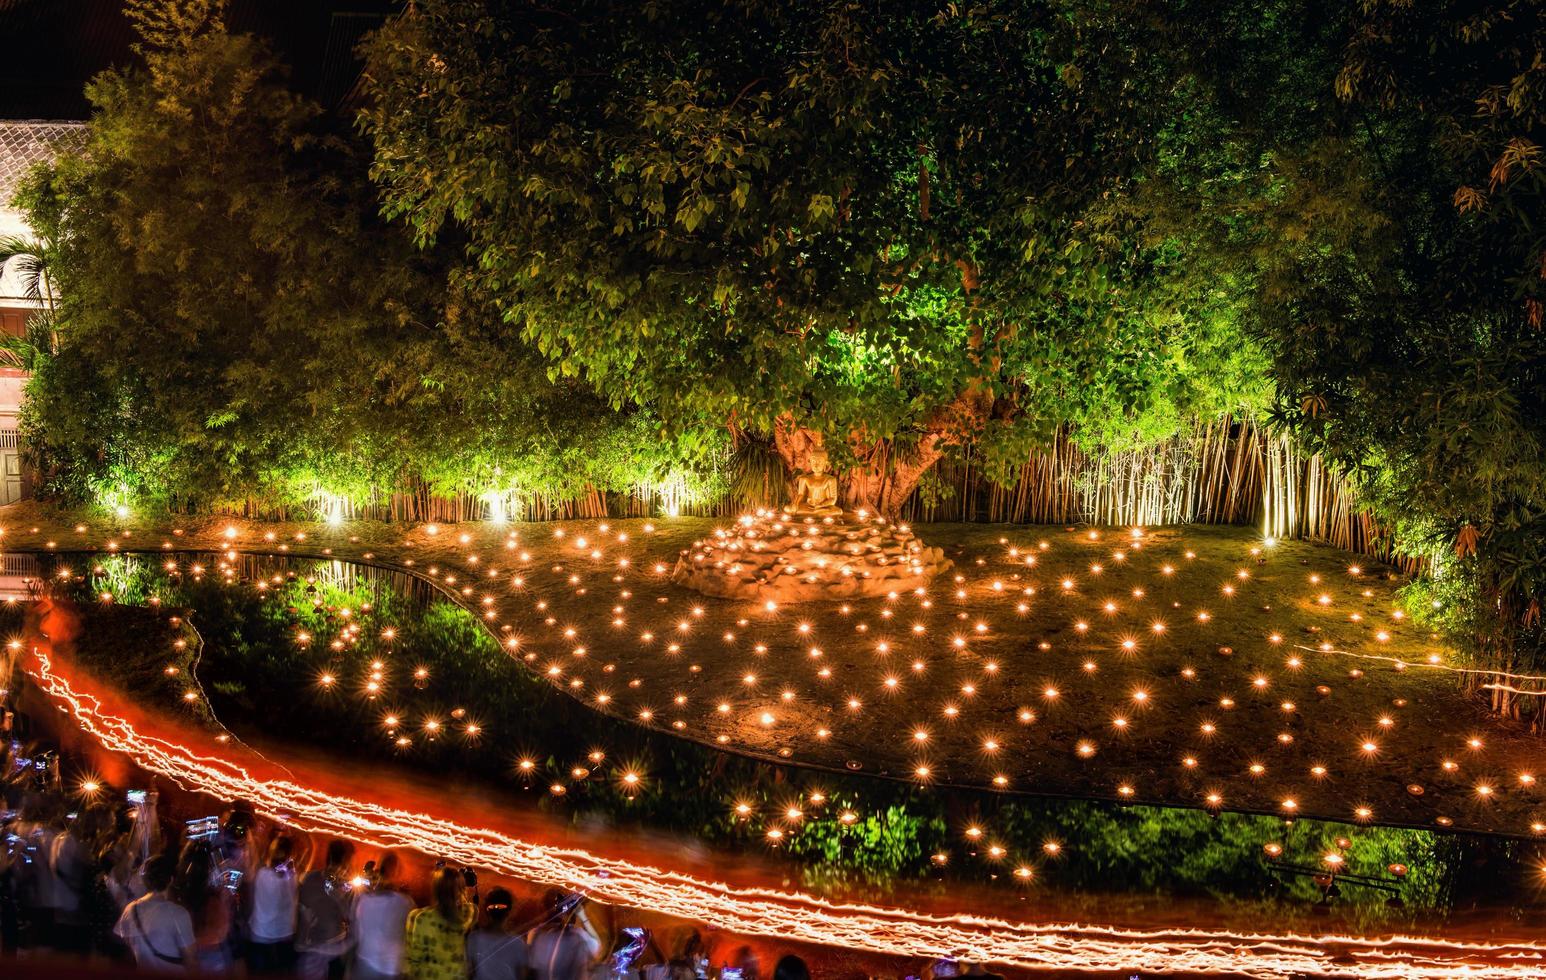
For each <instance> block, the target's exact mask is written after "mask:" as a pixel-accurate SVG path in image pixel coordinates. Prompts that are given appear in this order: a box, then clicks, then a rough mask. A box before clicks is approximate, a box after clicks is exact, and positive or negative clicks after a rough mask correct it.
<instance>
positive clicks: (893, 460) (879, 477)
mask: <svg viewBox="0 0 1546 980" xmlns="http://www.w3.org/2000/svg"><path fill="white" fill-rule="evenodd" d="M850 442H851V444H854V456H855V458H856V459H857V460H858V465H856V466H854V467H853V468H852V469H850V470H849V471H848V473H847V479H846V480H845V481H844V486H843V505H844V506H845V507H848V508H850V509H852V510H868V511H871V512H874V513H879V514H881V515H882V516H884V517H888V518H895V517H896V516H897V515H898V514H899V513H901V511H902V507H903V505H905V504H906V503H907V499H908V498H909V497H911V496H912V495H913V491H914V490H916V489H917V488H918V481H920V480H922V479H923V476H924V474H925V473H927V472H928V471H929V469H930V468H931V467H933V466H934V464H935V463H937V462H939V459H940V457H941V456H943V455H944V436H943V435H942V434H941V433H938V432H930V433H928V434H926V435H925V436H924V437H923V438H921V439H919V440H918V445H917V446H914V447H913V448H912V449H911V450H910V451H908V450H902V449H899V448H898V447H897V445H896V443H895V442H892V441H890V440H885V439H879V440H876V441H875V442H873V443H870V444H869V445H867V446H866V445H862V444H857V440H850Z"/></svg>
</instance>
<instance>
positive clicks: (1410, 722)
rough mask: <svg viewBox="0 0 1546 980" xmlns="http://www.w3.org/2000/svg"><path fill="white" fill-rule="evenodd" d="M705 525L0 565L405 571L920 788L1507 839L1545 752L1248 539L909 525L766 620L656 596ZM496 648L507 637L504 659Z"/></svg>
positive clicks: (605, 685) (607, 669) (716, 708)
mask: <svg viewBox="0 0 1546 980" xmlns="http://www.w3.org/2000/svg"><path fill="white" fill-rule="evenodd" d="M715 526H716V522H714V521H709V520H700V519H686V518H682V519H661V520H657V521H654V522H646V521H637V520H618V521H610V522H597V521H585V522H564V523H560V524H507V525H496V524H482V523H480V524H466V525H447V526H440V527H435V526H433V525H422V526H412V527H409V526H403V525H386V524H378V523H363V522H362V523H348V524H343V525H337V526H328V525H321V524H304V525H303V524H273V523H256V522H245V521H231V520H224V519H222V520H214V519H201V520H198V521H192V520H190V521H187V522H178V521H175V520H151V519H140V518H135V517H134V516H132V515H131V516H129V517H126V518H123V519H119V518H112V517H109V518H104V517H103V516H101V515H100V514H97V515H94V516H92V517H87V516H85V515H83V514H76V513H71V512H66V511H59V510H55V509H52V508H49V507H46V506H43V505H38V504H34V503H27V504H21V505H13V506H11V507H7V508H4V509H0V527H3V529H4V535H3V537H0V545H3V547H4V548H5V549H6V550H7V551H29V550H38V551H43V550H49V549H50V548H53V549H56V550H76V549H83V548H85V549H90V548H100V549H103V550H107V549H109V548H117V549H119V550H127V549H157V550H159V549H168V550H169V549H188V550H200V549H218V548H222V547H228V548H234V549H236V550H239V551H243V552H250V553H261V552H269V553H275V554H292V555H331V556H333V557H337V558H359V559H362V560H368V561H374V562H377V563H381V564H385V565H390V566H397V567H406V568H409V569H410V570H412V571H415V572H418V573H420V574H422V575H425V576H427V577H429V578H431V579H432V580H434V581H436V582H438V583H439V584H441V585H442V586H445V587H447V588H448V589H449V590H450V591H451V592H452V593H454V594H456V595H458V596H460V597H461V599H462V601H463V602H464V603H465V604H466V605H467V606H468V607H469V608H470V609H473V610H475V611H476V612H478V613H479V614H481V615H482V616H483V617H484V618H485V620H486V622H487V623H488V625H489V627H490V629H492V630H493V631H495V633H496V635H498V636H500V637H501V638H503V639H505V640H506V641H507V647H508V648H509V649H510V650H511V652H512V653H513V655H515V656H517V657H519V658H521V659H522V660H523V661H524V662H526V663H527V664H528V665H529V666H530V667H531V668H532V669H533V670H534V671H536V672H538V673H539V674H541V675H542V676H545V677H547V678H548V679H550V680H551V681H552V682H553V683H554V684H555V685H557V686H558V687H560V688H561V689H562V690H564V691H566V692H568V693H569V694H571V695H572V696H574V697H576V698H579V699H580V700H582V701H584V702H585V703H587V704H589V705H591V706H592V707H594V708H595V709H596V710H599V711H604V712H608V713H611V714H615V715H618V716H620V717H623V718H627V719H631V720H634V721H637V722H639V723H640V724H647V725H652V726H658V727H661V728H664V729H665V730H667V731H672V732H675V733H676V734H678V735H680V736H682V737H685V738H691V739H695V740H698V741H702V742H705V743H707V744H710V745H717V746H720V747H723V748H726V749H731V750H734V751H738V752H743V753H748V754H752V755H758V756H762V757H766V758H770V759H777V760H780V761H785V762H790V763H795V764H802V765H808V766H814V767H819V768H830V769H848V770H854V771H859V772H865V773H870V774H879V775H883V776H890V777H894V778H898V779H916V780H925V781H928V782H930V783H933V784H937V785H945V786H949V785H969V786H976V787H987V788H996V789H999V790H1002V791H1005V792H1024V793H1040V794H1055V795H1066V796H1075V797H1099V798H1110V799H1120V800H1127V801H1131V802H1148V803H1160V804H1175V805H1184V806H1194V807H1217V808H1223V809H1229V810H1243V811H1252V812H1266V813H1276V814H1281V815H1285V816H1289V815H1301V816H1314V817H1324V818H1329V819H1339V820H1359V821H1369V822H1375V823H1381V824H1406V825H1414V826H1445V827H1453V828H1454V829H1469V830H1481V831H1490V832H1497V833H1506V834H1517V835H1522V836H1525V835H1534V834H1539V833H1540V832H1541V831H1542V830H1546V805H1543V804H1542V792H1543V791H1542V788H1541V786H1540V785H1539V784H1538V783H1537V782H1536V781H1535V777H1536V776H1537V775H1542V776H1543V777H1546V772H1542V769H1543V768H1546V758H1543V755H1542V748H1543V745H1542V742H1541V741H1540V739H1538V738H1535V737H1532V736H1530V735H1529V734H1527V733H1525V732H1524V731H1522V730H1520V729H1519V728H1518V727H1517V726H1514V725H1511V724H1508V723H1505V722H1503V721H1500V720H1498V719H1496V718H1494V717H1492V716H1490V715H1489V714H1488V713H1487V712H1486V711H1485V709H1484V707H1483V706H1482V705H1481V704H1480V703H1478V702H1476V701H1474V700H1472V699H1470V698H1467V697H1465V696H1463V695H1462V693H1461V691H1460V685H1459V679H1458V675H1457V674H1455V673H1453V669H1454V668H1456V667H1457V666H1459V664H1460V661H1459V660H1458V658H1457V656H1456V654H1455V653H1454V651H1451V650H1447V649H1445V648H1444V647H1443V646H1442V645H1440V644H1439V643H1438V642H1437V641H1436V640H1435V639H1434V638H1433V637H1432V636H1431V635H1430V634H1428V633H1426V632H1425V631H1423V630H1422V629H1421V628H1420V627H1418V626H1416V625H1415V624H1414V622H1413V620H1412V618H1411V617H1409V616H1407V615H1406V613H1405V611H1404V610H1402V609H1401V608H1400V603H1399V601H1398V600H1397V597H1396V594H1395V593H1396V589H1397V588H1398V587H1399V585H1400V584H1401V583H1400V581H1399V580H1398V579H1396V578H1395V577H1393V576H1391V575H1389V574H1388V573H1387V572H1386V570H1385V569H1383V568H1377V567H1374V566H1373V565H1372V564H1371V563H1369V562H1368V561H1367V560H1363V559H1360V558H1358V557H1356V556H1353V555H1350V554H1348V553H1346V552H1341V551H1337V550H1335V549H1331V548H1326V547H1322V546H1318V545H1310V544H1306V543H1302V542H1279V543H1276V544H1273V545H1267V544H1266V543H1264V542H1263V541H1262V539H1261V537H1260V535H1259V534H1258V533H1256V532H1255V531H1253V530H1252V529H1248V528H1232V527H1204V526H1188V527H1180V528H1152V529H1142V530H1140V531H1137V532H1134V531H1133V530H1131V529H1125V528H1115V529H1090V528H1065V527H1024V526H1005V525H925V526H922V527H920V528H919V532H920V535H921V536H922V537H923V538H924V539H925V540H926V541H927V542H929V543H930V544H935V545H939V546H942V547H944V548H945V549H946V553H947V554H948V555H949V557H950V558H951V559H952V560H953V561H954V563H955V568H954V569H953V570H952V571H950V572H947V573H945V574H944V575H942V576H940V577H939V578H937V579H936V580H935V582H934V583H933V585H932V586H931V587H930V588H929V589H928V590H927V592H926V593H925V594H924V595H915V594H907V595H901V596H898V597H896V598H895V599H877V600H855V601H851V602H848V603H807V604H800V605H794V606H787V607H781V608H775V609H771V610H770V609H768V608H766V607H765V606H757V605H752V604H749V603H744V602H734V601H729V600H720V599H713V598H709V597H707V596H702V595H699V594H696V593H692V592H688V591H686V590H683V589H681V588H679V587H677V586H674V585H672V584H671V583H670V581H669V571H670V568H671V566H672V564H673V563H674V562H675V560H676V556H677V554H678V552H679V551H680V550H681V549H682V548H685V547H686V546H687V545H688V544H690V543H691V542H692V541H693V540H695V539H696V538H699V537H702V536H703V535H705V534H707V533H710V532H711V530H712V529H713V528H714V527H715ZM512 643H513V645H511V644H512Z"/></svg>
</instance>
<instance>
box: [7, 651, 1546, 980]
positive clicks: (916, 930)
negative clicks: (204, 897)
mask: <svg viewBox="0 0 1546 980" xmlns="http://www.w3.org/2000/svg"><path fill="white" fill-rule="evenodd" d="M27 671H28V673H29V674H31V675H32V676H33V677H34V678H35V679H36V681H37V682H38V684H39V686H40V688H41V689H42V690H43V691H44V692H45V693H47V694H48V695H49V696H51V697H52V698H53V699H55V700H56V701H57V702H58V703H59V706H60V708H61V710H65V711H68V712H69V713H70V714H71V715H72V717H73V718H74V721H75V723H76V724H77V725H78V726H79V728H80V729H81V730H82V731H83V732H85V733H86V734H88V735H90V736H92V737H93V738H95V739H97V740H98V741H99V742H100V743H101V744H102V745H103V747H105V748H107V749H110V750H112V751H115V752H119V753H122V754H124V755H125V756H127V757H129V758H130V759H131V760H132V761H133V762H134V763H135V764H136V765H138V766H140V767H141V768H143V769H145V770H147V771H149V772H152V773H155V774H157V775H160V776H163V777H165V778H167V779H169V780H171V781H172V782H174V783H176V784H177V785H178V786H180V787H182V788H183V789H185V790H190V791H194V792H200V793H205V794H208V795H211V796H215V797H218V798H222V799H234V798H243V799H248V800H251V801H252V802H253V803H254V804H255V805H256V806H257V808H258V809H259V810H260V811H264V812H268V813H285V814H287V815H288V819H289V822H290V823H291V824H293V825H294V826H296V827H299V828H301V829H303V830H307V831H314V832H319V833H326V834H334V835H338V836H343V837H348V838H351V839H353V840H356V841H359V842H362V843H365V844H367V845H370V846H375V847H400V848H407V849H412V850H416V851H420V852H422V853H425V854H430V855H437V856H441V857H444V858H446V859H448V860H451V861H454V862H457V863H462V864H467V865H472V866H474V867H479V868H486V869H488V870H490V871H492V872H494V873H496V874H500V875H505V876H508V877H511V878H518V879H523V880H526V881H531V882H536V883H538V884H540V885H544V886H557V887H561V888H568V889H574V890H577V891H583V892H585V893H586V894H588V895H590V896H592V897H593V898H595V899H596V900H598V901H601V902H606V903H609V904H614V905H620V906H628V907H633V908H640V909H649V910H651V911H655V912H660V913H662V914H665V915H672V916H679V917H681V918H684V919H689V920H693V921H697V922H701V923H705V924H708V925H711V926H713V927H715V928H719V929H723V930H726V931H728V932H732V933H739V934H742V935H750V936H765V937H774V938H780V939H784V940H788V941H795V942H808V943H816V944H821V945H828V946H841V947H847V948H850V949H859V950H865V951H868V952H874V953H880V954H890V955H910V956H930V957H938V956H951V957H956V958H961V959H967V960H980V961H984V962H990V963H1002V964H1006V965H1012V966H1017V967H1021V968H1025V969H1040V970H1064V971H1108V972H1110V971H1116V970H1137V971H1146V972H1179V973H1214V974H1217V973H1228V974H1231V975H1235V976H1249V977H1261V978H1275V980H1286V978H1289V977H1291V976H1294V975H1296V974H1304V973H1311V974H1314V975H1316V976H1324V977H1347V978H1388V980H1398V978H1401V980H1406V978H1412V980H1421V978H1461V977H1465V978H1494V977H1496V978H1504V977H1509V978H1513V977H1540V976H1542V975H1543V974H1546V946H1543V945H1539V944H1535V943H1507V944H1501V945H1488V944H1485V943H1480V942H1466V941H1458V940H1446V939H1435V938H1423V937H1417V936H1388V937H1383V938H1376V939H1365V938H1360V937H1357V936H1298V935H1291V934H1289V935H1272V934H1269V933H1237V932H1230V931H1225V930H1207V929H1156V930H1141V929H1120V928H1115V927H1104V926H1096V925H1078V924H1042V925H1034V924H1024V923H1014V922H1008V921H1003V920H998V919H990V918H983V917H978V916H969V915H941V916H931V915H926V914H922V913H918V912H911V911H908V910H906V909H898V908H884V907H876V906H869V905H841V904H831V903H828V902H824V901H822V900H821V899H819V898H816V897H815V896H811V895H805V894H801V893H798V892H784V891H776V890H770V889H760V888H745V887H736V886H732V885H728V884H725V883H722V882H714V881H708V880H704V879H701V878H695V877H692V876H690V875H685V874H680V873H676V872H672V871H668V870H665V869H662V868H653V867H648V866H642V865H638V864H634V863H630V862H624V861H617V860H612V859H608V858H605V857H601V856H598V855H594V854H591V853H589V852H587V851H584V850H580V849H575V848H560V847H546V846H540V845H536V844H532V843H527V842H524V841H520V840H514V839H511V838H509V837H507V836H505V835H503V834H501V833H499V832H498V831H496V830H492V829H487V828H478V827H468V826H463V825H461V824H458V823H455V822H453V821H450V820H445V819H440V818H437V817H434V816H432V815H429V814H426V813H414V812H411V811H408V810H402V809H396V808H393V807H389V806H382V805H380V804H377V803H370V802H366V801H363V800H356V799H351V798H348V797H345V796H334V795H329V794H325V793H322V792H319V791H317V790H314V789H308V788H307V787H305V786H301V785H298V784H297V783H294V782H289V781H286V780H264V779H261V778H258V777H255V776H253V775H251V774H249V773H248V772H247V771H246V770H245V769H243V768H242V767H241V766H240V765H238V764H237V763H235V762H233V761H230V760H227V759H222V758H218V757H214V756H210V755H203V754H200V753H199V752H198V751H196V750H194V749H193V748H191V747H189V746H185V745H180V744H177V743H175V742H170V741H167V740H165V739H162V738H159V737H156V736H153V735H149V734H146V733H143V732H140V731H139V730H137V729H136V728H135V726H134V725H133V724H132V723H131V722H130V721H128V720H127V719H125V718H122V717H120V716H117V715H114V714H112V713H111V712H109V711H106V710H104V709H103V703H102V700H101V699H100V698H99V697H98V696H97V695H95V694H92V693H91V692H90V691H87V690H82V689H80V688H78V687H77V686H75V685H74V684H72V682H71V681H70V680H69V679H68V678H66V677H65V676H63V675H61V674H60V673H58V672H56V671H55V670H54V667H53V663H52V661H51V659H50V656H49V654H48V652H47V651H45V650H44V649H42V648H39V647H34V648H33V649H32V656H31V657H30V658H29V659H28V662H27Z"/></svg>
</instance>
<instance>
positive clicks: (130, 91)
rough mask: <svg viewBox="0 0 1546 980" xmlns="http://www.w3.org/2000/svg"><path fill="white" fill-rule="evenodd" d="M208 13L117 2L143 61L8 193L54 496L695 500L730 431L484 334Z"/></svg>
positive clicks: (347, 142)
mask: <svg viewBox="0 0 1546 980" xmlns="http://www.w3.org/2000/svg"><path fill="white" fill-rule="evenodd" d="M220 8H221V5H220V3H218V2H216V0H203V2H195V3H187V4H181V5H178V6H177V7H176V8H175V9H169V8H166V6H165V5H164V4H159V3H153V2H149V0H146V2H141V3H136V4H132V5H131V8H130V9H131V13H132V14H133V17H134V19H135V21H136V22H137V23H138V24H139V25H140V28H141V43H140V45H139V50H140V53H141V55H142V56H143V59H144V65H143V67H136V68H124V69H119V70H114V71H110V72H107V73H105V74H103V75H101V76H99V77H97V78H96V79H94V80H93V81H92V83H91V84H90V86H89V87H88V95H89V97H90V99H91V102H92V105H93V107H94V115H93V119H92V126H91V135H90V139H89V142H88V143H87V145H86V147H85V148H84V150H82V151H81V152H80V153H79V154H76V155H71V156H66V157H64V158H63V159H61V160H60V161H59V162H58V163H57V164H56V165H54V166H52V167H50V168H46V169H44V170H42V171H40V172H38V173H36V174H35V175H34V176H33V177H32V179H31V180H30V182H29V183H28V185H27V187H26V188H25V189H24V191H23V193H22V195H21V199H22V203H23V204H24V205H25V207H26V208H27V211H28V214H29V218H30V220H31V222H32V224H33V225H34V227H35V228H36V229H37V231H38V233H39V236H40V238H41V239H42V241H43V242H44V243H45V244H46V247H47V249H48V251H47V255H48V257H49V259H50V272H51V275H52V278H53V280H54V282H55V284H56V285H57V289H58V293H59V296H60V306H59V309H58V311H57V316H56V317H55V318H54V319H55V320H56V321H57V322H56V323H55V324H50V326H51V327H55V326H56V327H57V330H58V335H59V341H58V343H57V345H56V346H57V351H49V352H46V355H45V356H38V357H35V358H34V360H35V361H36V363H35V365H34V367H35V371H36V374H35V377H34V379H33V382H32V384H31V387H30V390H29V398H28V405H27V411H26V418H25V420H24V425H25V429H26V434H27V437H28V445H29V446H31V447H32V448H33V450H34V451H35V454H36V455H37V457H38V461H39V462H40V463H41V465H42V468H43V470H44V473H45V476H46V478H47V481H48V485H49V489H50V490H52V491H53V492H55V493H56V494H58V495H61V496H65V497H68V498H73V499H78V500H95V501H99V502H101V501H106V500H107V499H108V498H110V497H111V498H113V499H115V500H118V501H120V502H131V501H132V502H135V503H140V504H150V503H159V504H162V505H170V506H175V507H183V506H189V505H197V506H201V507H217V506H243V505H245V504H246V503H248V502H250V501H257V502H258V503H259V504H261V505H266V506H270V507H272V506H290V507H297V508H300V509H301V510H302V511H303V512H304V511H305V510H317V509H321V508H322V506H323V505H322V504H321V503H319V500H324V499H333V498H338V497H342V498H348V499H349V500H353V501H356V502H363V501H365V500H368V499H370V498H371V497H372V496H373V494H374V493H375V492H377V491H384V490H391V489H398V488H401V489H414V488H416V487H417V486H419V485H427V486H428V488H429V489H430V490H431V491H432V492H438V493H442V494H448V495H449V494H453V493H473V494H483V493H486V492H494V491H499V490H502V489H510V488H518V489H522V490H524V491H526V492H530V493H545V494H557V495H559V496H561V497H562V496H567V497H573V496H579V495H581V494H582V493H583V492H584V491H585V490H586V489H588V488H590V487H597V488H600V489H603V490H613V489H619V490H620V489H625V488H632V487H634V486H637V485H638V484H640V483H641V482H646V481H650V480H653V481H657V482H673V483H674V484H678V485H683V486H685V487H687V491H689V492H709V491H710V490H712V488H711V487H703V486H699V485H697V484H698V483H701V478H700V471H702V470H703V469H704V468H705V467H706V466H707V464H709V463H712V462H713V461H714V460H715V459H716V458H717V454H722V453H723V452H724V445H723V443H724V438H723V437H720V438H718V439H717V440H716V439H715V438H714V435H715V434H714V433H712V432H709V433H695V435H696V437H697V438H696V441H695V442H693V443H691V444H690V445H689V444H685V443H681V442H678V443H676V444H673V443H668V442H663V441H662V440H661V439H660V438H659V435H658V432H657V430H658V428H659V426H658V424H657V423H655V422H653V421H652V420H651V419H650V418H649V417H648V416H647V415H643V414H639V413H632V414H628V415H620V414H618V413H613V412H610V411H608V410H607V409H606V408H605V406H604V405H603V404H602V403H600V402H599V401H597V400H596V399H595V398H594V397H592V396H591V395H589V394H588V393H587V392H586V391H585V390H583V389H582V388H580V387H578V386H577V385H575V384H574V383H572V382H559V383H556V384H555V383H550V382H549V381H548V379H547V377H546V373H545V370H544V368H543V365H542V364H541V363H540V362H539V361H538V360H537V359H536V357H535V356H534V355H533V354H532V352H530V351H529V350H528V349H526V348H525V347H524V346H522V345H520V344H514V345H512V344H507V343H504V342H503V341H502V340H501V338H500V337H498V336H497V335H495V334H492V333H490V332H489V330H488V329H487V323H488V318H487V317H485V316H483V315H482V314H481V313H480V311H479V309H478V307H477V306H476V305H474V304H471V303H470V302H469V301H468V300H467V299H466V298H465V297H462V296H458V295H453V294H448V292H447V288H446V285H445V270H444V267H443V264H442V263H441V262H440V260H439V257H438V256H437V255H436V254H435V253H432V252H429V253H426V252H421V251H419V250H417V249H415V248H414V247H413V245H412V243H411V242H410V241H409V240H408V237H407V235H406V234H404V233H403V232H402V231H401V230H400V229H398V228H397V227H395V226H390V225H385V224H383V223H382V222H381V221H380V220H379V218H378V217H377V215H376V210H377V206H376V201H375V197H374V192H373V190H372V188H371V186H370V183H369V180H368V179H367V177H366V165H367V160H366V159H365V158H364V156H363V155H362V154H361V152H360V151H361V147H360V146H359V145H358V144H357V142H356V141H354V140H353V139H351V138H349V137H348V136H347V135H346V134H340V133H339V132H337V131H336V129H337V127H336V121H335V120H331V119H328V118H327V117H325V116H324V115H323V113H322V111H321V109H320V108H319V107H318V106H316V105H314V104H312V103H310V102H308V101H306V100H305V99H303V98H301V97H300V96H298V95H296V94H295V93H294V92H293V91H292V90H291V89H290V88H289V87H288V85H287V83H286V80H285V73H284V69H283V67H282V66H281V65H280V64H279V63H278V62H276V61H275V59H274V57H273V55H272V53H271V52H270V51H269V50H268V49H267V47H266V46H265V44H264V43H263V42H261V41H259V40H257V39H255V38H253V37H251V36H246V35H234V34H230V33H228V32H226V31H225V30H224V29H223V28H222V27H221V25H220V20H219V18H220ZM319 494H321V495H322V496H321V497H319Z"/></svg>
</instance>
